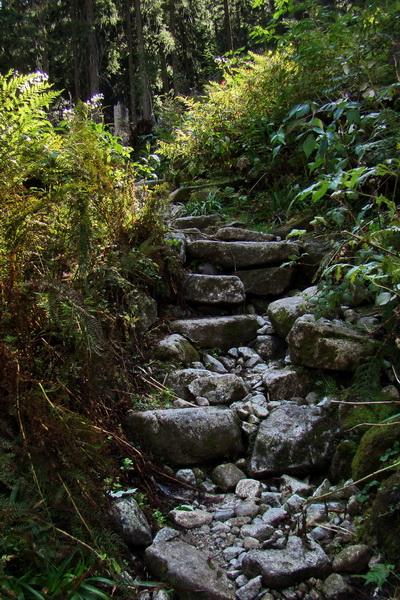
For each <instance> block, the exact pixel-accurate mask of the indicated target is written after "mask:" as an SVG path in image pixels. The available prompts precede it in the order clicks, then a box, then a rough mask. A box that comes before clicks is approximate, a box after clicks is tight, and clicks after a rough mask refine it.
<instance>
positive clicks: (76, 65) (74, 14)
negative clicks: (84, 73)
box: [71, 0, 81, 102]
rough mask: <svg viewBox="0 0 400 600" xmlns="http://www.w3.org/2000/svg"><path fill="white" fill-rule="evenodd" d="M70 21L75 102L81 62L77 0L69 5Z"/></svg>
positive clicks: (79, 94) (79, 88)
mask: <svg viewBox="0 0 400 600" xmlns="http://www.w3.org/2000/svg"><path fill="white" fill-rule="evenodd" d="M71 21H72V65H73V79H74V99H75V102H78V100H80V99H81V62H80V59H79V55H80V52H79V46H80V44H79V42H80V40H79V35H78V23H79V21H80V15H79V6H78V0H72V7H71Z"/></svg>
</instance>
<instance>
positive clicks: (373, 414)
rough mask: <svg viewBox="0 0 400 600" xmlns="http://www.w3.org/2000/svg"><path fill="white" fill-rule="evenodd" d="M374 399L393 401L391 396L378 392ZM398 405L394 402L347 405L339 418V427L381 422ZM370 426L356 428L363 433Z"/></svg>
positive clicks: (394, 412)
mask: <svg viewBox="0 0 400 600" xmlns="http://www.w3.org/2000/svg"><path fill="white" fill-rule="evenodd" d="M375 400H376V401H379V402H384V401H389V402H390V401H393V397H392V396H388V395H387V394H379V395H378V396H377V397H376V398H375ZM398 410H399V409H398V405H395V404H365V405H363V404H359V405H357V406H348V407H346V410H345V412H344V414H343V416H342V419H341V423H340V425H341V427H342V429H343V430H345V431H346V430H349V429H351V428H353V427H356V426H357V425H361V424H362V423H382V422H383V421H384V420H385V419H388V418H389V417H391V416H392V415H394V414H396V412H398ZM369 428H370V426H368V425H366V426H364V427H360V428H359V429H358V431H359V433H360V434H362V433H365V432H366V431H368V429H369Z"/></svg>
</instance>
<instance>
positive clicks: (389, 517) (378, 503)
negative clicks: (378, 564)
mask: <svg viewBox="0 0 400 600" xmlns="http://www.w3.org/2000/svg"><path fill="white" fill-rule="evenodd" d="M368 527H369V528H370V529H371V531H372V533H373V534H374V535H375V536H376V539H377V542H378V545H379V547H380V550H381V551H382V553H383V555H384V557H385V559H386V560H387V561H388V562H390V563H393V564H394V565H400V540H399V531H400V473H395V474H394V475H392V476H391V477H389V478H388V479H386V480H385V481H384V482H383V483H382V485H381V487H380V490H379V491H378V493H377V495H376V498H375V500H374V502H373V504H372V508H371V513H370V518H369V519H368Z"/></svg>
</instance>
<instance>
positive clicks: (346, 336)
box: [286, 315, 376, 372]
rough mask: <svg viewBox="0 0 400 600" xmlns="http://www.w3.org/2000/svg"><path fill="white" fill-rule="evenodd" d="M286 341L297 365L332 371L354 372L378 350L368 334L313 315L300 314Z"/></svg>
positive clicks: (341, 323) (342, 323)
mask: <svg viewBox="0 0 400 600" xmlns="http://www.w3.org/2000/svg"><path fill="white" fill-rule="evenodd" d="M286 340H287V343H288V345H289V353H290V357H291V359H292V362H293V363H294V364H298V365H304V366H306V367H313V368H317V369H329V370H333V371H349V372H353V371H355V370H356V369H357V367H358V366H359V364H360V360H361V357H364V356H368V355H370V354H372V352H373V351H374V349H376V347H375V346H374V343H373V342H371V341H370V340H369V336H368V335H367V334H365V333H363V332H361V331H359V330H357V329H355V328H353V327H350V326H348V325H347V324H345V323H344V322H340V321H330V320H328V319H315V317H314V316H313V315H303V316H302V317H299V318H298V319H297V320H296V322H295V324H294V325H293V327H292V329H291V330H290V333H289V335H288V336H287V338H286Z"/></svg>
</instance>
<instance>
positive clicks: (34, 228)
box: [0, 72, 174, 600]
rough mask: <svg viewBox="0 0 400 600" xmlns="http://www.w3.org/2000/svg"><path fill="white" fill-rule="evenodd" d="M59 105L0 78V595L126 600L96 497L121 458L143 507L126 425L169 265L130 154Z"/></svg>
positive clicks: (139, 462) (26, 80) (115, 546)
mask: <svg viewBox="0 0 400 600" xmlns="http://www.w3.org/2000/svg"><path fill="white" fill-rule="evenodd" d="M56 96H57V94H56V93H55V92H54V91H52V90H51V88H50V86H49V84H48V83H47V77H46V76H45V75H44V74H42V73H35V74H32V75H19V74H16V73H11V72H10V73H8V74H7V75H5V76H1V77H0V100H1V102H0V104H1V107H0V156H1V165H0V184H1V185H0V203H1V209H0V210H1V224H0V248H1V250H0V304H1V316H0V333H1V340H2V341H1V344H0V365H1V384H0V403H1V409H2V410H1V413H2V415H1V418H0V497H1V502H0V504H1V508H0V513H1V518H0V523H1V524H0V529H1V542H0V551H1V552H0V555H1V557H0V580H1V588H0V589H1V596H2V597H4V598H10V599H11V598H16V597H18V598H24V599H25V598H26V599H28V598H29V599H30V598H42V597H46V598H47V597H50V596H49V594H50V595H51V597H52V598H58V597H60V598H63V599H64V598H71V600H72V599H75V600H77V599H84V598H85V599H87V600H89V599H90V598H95V597H96V598H108V597H110V594H111V593H112V594H115V593H117V595H119V596H120V597H121V596H123V595H124V591H123V586H122V585H121V579H120V575H121V573H122V571H123V570H125V569H126V568H127V567H130V562H131V558H130V554H129V552H128V550H127V549H126V548H125V546H124V545H123V544H122V542H121V540H120V538H119V537H118V536H117V535H116V534H115V533H114V532H113V527H112V523H111V518H110V502H111V500H110V496H109V495H108V494H107V483H106V482H107V481H110V480H113V479H114V478H115V476H116V475H115V473H116V472H118V469H119V468H118V461H119V460H122V459H123V458H129V460H131V461H132V462H133V463H134V464H135V466H136V469H135V472H134V473H132V474H131V479H132V478H134V479H135V480H136V481H137V482H138V483H139V485H140V486H142V487H143V489H145V490H147V491H148V493H149V495H150V497H151V494H152V493H153V492H152V490H151V486H150V484H149V480H150V479H149V478H148V477H147V476H146V469H147V466H146V463H145V461H144V459H143V457H142V456H141V455H140V453H138V451H137V450H136V449H135V448H132V447H131V446H130V444H129V443H128V442H127V441H126V440H125V439H124V437H123V434H122V433H121V428H120V423H121V419H122V416H123V415H124V414H125V412H126V410H127V409H128V408H130V407H131V406H132V402H131V398H132V397H133V396H134V394H135V393H137V392H138V390H140V389H141V387H143V386H145V384H144V383H143V380H142V379H141V378H140V376H138V375H137V374H135V370H134V363H135V360H136V359H135V356H134V350H136V349H139V348H140V340H141V336H143V332H144V329H145V328H144V327H143V325H142V324H141V319H142V318H143V305H144V298H146V296H147V295H148V294H149V293H151V294H152V295H153V296H155V297H157V296H160V297H164V298H165V297H167V296H168V294H169V293H171V289H172V288H173V286H174V276H173V259H172V254H171V253H170V252H169V251H168V249H167V248H166V247H164V244H163V241H162V240H163V226H162V225H161V221H160V219H159V216H158V215H159V209H160V206H161V202H162V200H161V196H160V195H157V193H153V192H150V191H149V190H147V189H146V188H145V187H141V188H137V187H135V185H134V183H133V182H134V177H135V170H134V168H133V166H132V163H131V161H130V150H129V148H128V149H127V148H124V147H122V146H121V145H120V144H119V142H118V140H117V139H115V138H114V137H113V136H112V135H110V134H109V132H108V131H107V129H106V128H105V126H104V124H103V122H102V121H101V117H100V120H99V114H100V113H99V110H98V108H99V107H98V105H97V104H96V103H95V102H87V103H80V104H78V105H77V106H76V107H75V108H71V109H69V110H67V111H65V112H64V115H63V120H61V122H60V121H59V120H57V119H56V118H55V117H53V115H52V114H51V105H52V102H53V101H54V100H55V98H56ZM140 352H141V351H139V358H140V357H141V354H140ZM69 557H71V558H69ZM113 581H114V583H113ZM115 582H116V583H115ZM116 585H117V587H115V586H116ZM117 588H118V590H119V591H118V592H117V591H116V590H117Z"/></svg>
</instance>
